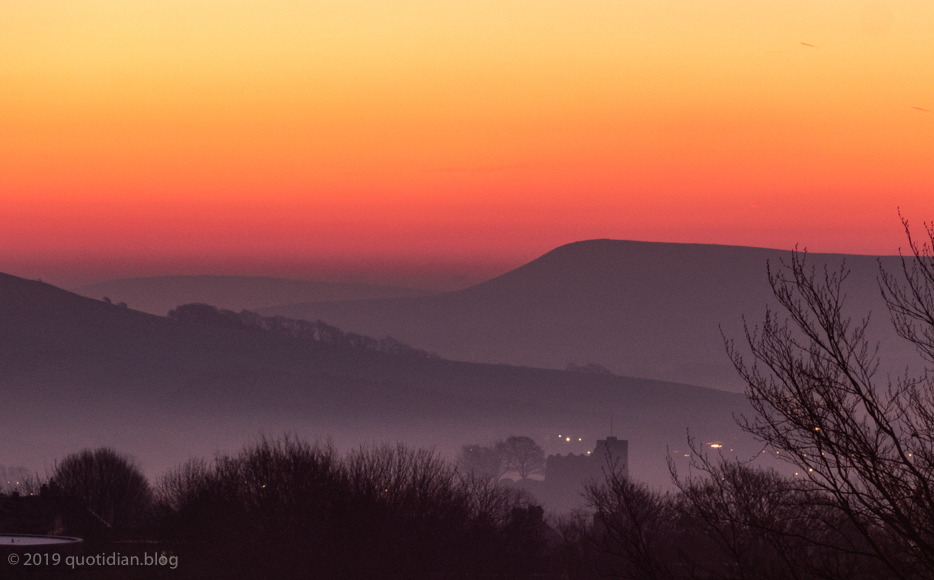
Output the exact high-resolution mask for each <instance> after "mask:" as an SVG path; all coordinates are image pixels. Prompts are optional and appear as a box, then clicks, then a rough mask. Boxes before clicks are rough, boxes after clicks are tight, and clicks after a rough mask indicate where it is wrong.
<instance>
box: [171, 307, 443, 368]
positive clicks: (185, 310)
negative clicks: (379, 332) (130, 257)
mask: <svg viewBox="0 0 934 580" xmlns="http://www.w3.org/2000/svg"><path fill="white" fill-rule="evenodd" d="M169 318H173V319H175V320H178V321H181V322H191V323H195V324H203V325H207V326H218V327H222V328H236V329H240V330H252V331H265V332H271V333H274V334H279V335H282V336H288V337H291V338H295V339H299V340H307V341H312V342H316V343H321V344H330V345H337V346H344V347H348V348H357V349H362V350H370V351H375V352H386V353H390V354H401V355H410V356H419V357H423V358H438V355H436V354H433V353H429V352H427V351H425V350H421V349H418V348H414V347H411V346H409V345H407V344H405V343H402V342H399V341H398V340H396V339H394V338H392V337H391V336H386V337H383V338H373V337H370V336H365V335H362V334H356V333H353V332H344V331H342V330H341V329H339V328H337V327H335V326H331V325H329V324H326V323H324V322H322V321H320V320H316V321H315V322H309V321H307V320H295V319H292V318H285V317H283V316H272V317H267V316H260V315H259V314H256V313H255V312H250V311H249V310H242V311H240V312H234V311H233V310H226V309H223V308H216V307H214V306H211V305H210V304H197V303H196V304H182V305H180V306H178V307H176V308H174V309H172V310H170V311H169Z"/></svg>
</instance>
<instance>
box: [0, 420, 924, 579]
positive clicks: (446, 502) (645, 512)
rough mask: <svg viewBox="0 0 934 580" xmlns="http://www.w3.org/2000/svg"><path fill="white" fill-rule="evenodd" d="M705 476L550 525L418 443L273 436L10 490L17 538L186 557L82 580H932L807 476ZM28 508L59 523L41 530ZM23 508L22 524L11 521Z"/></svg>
mask: <svg viewBox="0 0 934 580" xmlns="http://www.w3.org/2000/svg"><path fill="white" fill-rule="evenodd" d="M694 467H696V468H697V469H698V471H696V472H693V474H692V475H689V476H687V477H683V476H682V477H679V475H678V474H677V473H675V472H674V469H673V468H672V474H673V481H674V483H675V489H674V491H670V492H661V491H657V490H653V489H651V488H649V487H648V486H646V485H644V484H641V483H637V482H634V481H632V480H629V479H627V478H624V477H622V476H620V475H618V474H616V473H614V472H612V471H611V472H609V473H607V474H606V475H605V477H604V478H603V479H602V480H600V481H590V482H589V483H588V484H587V485H585V486H583V487H582V488H581V491H582V493H583V495H584V497H585V498H586V500H587V503H588V506H589V507H588V509H586V510H582V511H578V512H575V513H571V514H564V515H554V514H552V515H550V516H549V517H547V518H546V517H544V510H543V508H542V507H541V506H539V505H537V503H536V501H535V499H534V498H533V497H532V496H530V495H529V494H528V493H526V492H523V491H521V490H518V489H516V488H514V487H509V486H504V485H501V484H498V483H497V478H495V477H489V476H488V475H486V474H482V473H465V472H464V471H461V470H459V469H458V468H457V467H456V466H455V465H454V464H452V463H449V462H447V461H445V460H443V459H441V458H439V457H438V456H437V455H435V454H434V453H433V452H431V451H426V450H413V449H409V448H406V447H405V446H402V445H395V446H391V445H384V446H378V447H365V448H359V449H357V450H355V451H352V452H350V453H349V454H346V455H344V456H341V455H339V454H338V453H337V452H336V451H335V450H334V448H333V447H331V446H330V445H322V444H309V443H307V442H304V441H301V440H298V439H295V438H292V437H283V438H280V439H275V440H273V439H265V438H264V439H261V440H259V441H258V442H257V443H255V444H252V445H249V446H247V447H245V448H244V449H243V450H242V451H240V452H239V453H236V454H230V455H219V456H217V457H215V458H214V459H213V460H212V461H205V460H191V461H189V462H187V463H185V464H183V465H180V466H179V467H177V468H175V469H174V470H171V471H170V472H168V473H167V474H165V475H163V476H162V477H161V478H160V479H159V480H158V481H157V482H155V485H151V484H150V483H149V482H148V481H147V480H146V478H145V477H143V476H142V474H141V472H140V471H139V469H138V468H137V467H136V466H135V465H134V464H133V463H132V461H130V460H129V459H127V458H126V457H124V456H121V455H119V454H118V453H116V452H115V451H113V450H111V449H107V448H102V449H98V450H96V451H90V450H87V451H82V452H80V453H75V454H73V455H70V456H68V457H66V458H65V459H64V460H62V461H60V462H58V463H57V464H56V466H55V468H54V470H53V472H52V473H51V475H50V476H49V477H48V478H47V479H46V480H45V481H33V482H32V483H31V485H34V486H36V487H35V490H34V491H35V492H36V497H32V496H30V497H26V498H22V497H19V496H18V495H17V496H14V497H13V498H12V499H11V498H10V497H9V496H2V495H0V532H15V533H24V532H26V533H59V534H65V535H77V536H80V537H83V538H84V539H85V546H86V547H85V553H86V554H96V553H113V552H115V551H119V552H120V553H122V554H133V553H150V552H153V551H158V552H159V553H160V554H164V555H166V556H167V557H169V558H172V560H171V561H172V562H173V563H175V564H177V565H176V566H175V567H174V568H171V569H169V568H165V567H163V568H161V569H145V570H144V569H133V568H114V569H106V570H105V569H103V568H93V567H85V568H81V569H79V570H77V571H75V572H72V574H78V575H79V577H108V578H109V577H119V578H157V577H158V578H162V577H166V578H169V577H171V578H324V579H330V578H350V579H355V578H360V579H363V578H367V579H369V578H411V579H421V578H426V579H427V578H431V579H434V578H465V579H466V578H489V579H493V578H503V579H507V578H508V579H511V578H515V579H523V578H542V579H566V580H575V579H576V580H590V579H596V578H608V577H609V578H628V579H632V580H744V579H763V580H768V579H775V580H779V579H793V580H812V579H813V580H819V579H828V580H830V579H836V580H863V579H868V578H872V579H889V578H893V579H894V578H900V579H912V580H914V579H921V578H926V577H929V576H927V568H926V566H925V564H924V561H923V560H924V558H923V557H919V555H918V554H917V553H916V552H913V548H914V546H911V545H910V543H908V544H906V543H905V542H904V541H899V538H898V537H897V536H893V535H892V534H891V533H890V530H887V529H885V528H884V526H883V525H881V524H880V523H879V522H878V520H874V519H873V518H871V517H868V516H867V515H866V514H853V513H848V512H847V510H846V507H845V506H840V505H839V504H837V503H835V501H834V499H833V498H832V497H831V496H830V495H829V494H827V493H826V492H825V491H823V490H821V489H819V488H818V487H816V486H814V485H813V484H812V483H810V481H809V480H807V479H805V478H801V477H783V476H780V475H779V474H777V473H776V472H774V471H771V470H763V469H759V468H753V467H750V466H749V465H747V464H743V463H739V462H736V461H728V460H718V461H712V460H708V459H707V458H705V457H704V456H703V455H702V454H698V455H697V459H696V460H695V463H694ZM27 500H36V501H38V502H39V504H38V507H37V508H36V509H34V510H33V511H34V512H35V513H37V514H44V517H46V518H50V517H51V519H50V520H48V521H46V522H45V523H43V522H41V521H39V519H41V517H40V516H37V518H36V520H37V521H35V522H32V524H33V526H34V527H33V528H31V529H25V528H24V527H23V522H24V521H25V520H24V515H25V514H28V512H29V510H28V509H24V507H25V506H26V504H27V503H28V502H27ZM8 506H12V508H13V509H12V511H13V512H17V511H18V512H19V522H18V523H17V522H15V521H14V522H10V521H9V520H8V518H7V519H6V520H5V515H4V514H5V512H9V511H11V510H10V509H7V508H8ZM79 507H80V508H82V509H83V511H81V510H79V509H78V508H79ZM6 516H9V514H8V513H7V514H6ZM49 521H51V522H52V524H51V525H52V526H53V527H52V528H48V525H49ZM27 523H28V522H27ZM11 524H12V525H13V527H14V528H15V529H11ZM43 525H45V526H46V527H42V526H43ZM63 526H64V527H63ZM105 573H106V574H109V575H102V574H105Z"/></svg>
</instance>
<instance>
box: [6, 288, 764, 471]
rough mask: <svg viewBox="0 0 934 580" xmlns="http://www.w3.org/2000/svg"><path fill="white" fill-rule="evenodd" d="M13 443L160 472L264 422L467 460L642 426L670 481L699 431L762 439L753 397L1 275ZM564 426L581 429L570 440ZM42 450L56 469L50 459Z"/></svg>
mask: <svg viewBox="0 0 934 580" xmlns="http://www.w3.org/2000/svg"><path fill="white" fill-rule="evenodd" d="M0 388H2V391H3V393H4V405H3V407H2V410H0V454H2V455H3V456H4V457H3V463H5V464H17V465H26V466H28V467H30V468H33V469H42V468H43V465H44V466H48V465H50V464H51V462H52V461H53V460H54V459H55V458H58V457H62V456H63V455H65V454H66V453H70V452H73V451H75V450H78V449H81V448H83V447H95V446H100V445H110V446H113V447H116V448H117V449H120V450H121V451H123V452H126V453H129V454H131V455H134V456H136V457H137V458H138V460H139V461H140V463H142V465H143V466H144V468H145V469H146V470H147V472H148V473H149V474H150V475H158V474H159V473H161V472H162V471H163V470H164V469H166V468H168V467H170V466H172V465H174V464H176V463H178V462H181V461H183V460H186V459H187V458H188V457H190V456H199V457H205V456H210V455H211V454H213V453H214V452H215V451H218V450H230V449H237V448H239V447H240V446H241V445H242V444H243V443H244V442H247V441H249V440H252V439H253V438H255V437H256V436H257V434H258V433H261V432H265V433H277V432H283V431H290V432H294V433H296V434H298V435H300V436H305V437H308V438H312V439H314V438H322V439H323V438H326V437H328V436H333V437H334V438H335V440H336V442H337V444H338V445H344V446H350V445H356V444H359V443H363V442H372V441H404V442H407V443H409V444H412V445H423V446H433V447H435V448H436V449H438V450H439V451H441V452H442V453H445V454H447V455H449V456H453V455H454V453H455V452H456V451H457V450H458V448H459V446H460V445H461V444H464V443H469V442H476V441H486V440H490V439H493V438H496V437H504V436H507V435H511V434H516V433H521V434H528V435H531V436H532V437H534V438H536V439H537V440H539V442H540V443H542V444H543V446H545V448H546V451H549V452H556V451H558V452H562V453H563V452H568V451H575V452H581V451H583V450H584V449H587V448H592V445H593V442H594V441H595V440H596V439H597V438H601V437H604V436H605V435H606V432H607V430H608V422H609V417H610V416H612V417H613V419H614V422H615V425H616V435H617V436H620V437H625V438H628V439H629V440H630V441H631V443H630V449H631V450H632V451H631V453H632V457H631V460H630V463H631V471H632V472H633V473H634V474H639V475H640V476H641V477H643V478H645V479H649V480H650V481H655V482H657V483H664V481H666V480H667V476H666V473H667V468H666V466H665V456H666V452H667V448H668V447H669V446H671V447H672V448H673V449H680V448H683V446H684V440H685V434H686V430H687V429H688V428H690V429H691V430H692V433H694V434H695V435H697V436H698V437H700V438H701V440H705V439H708V440H709V439H718V440H723V441H729V442H730V444H731V445H733V444H734V442H735V446H736V448H737V452H739V451H740V450H743V451H749V450H753V451H754V445H752V444H751V442H750V441H749V440H748V438H745V439H744V437H745V436H744V435H743V434H742V433H740V432H739V431H738V429H737V428H736V427H735V425H734V423H733V419H732V413H737V412H745V410H747V406H746V402H745V400H744V398H743V397H742V396H740V395H736V394H731V393H726V392H722V391H717V390H712V389H707V388H701V387H694V386H690V385H680V384H673V383H664V382H659V381H652V380H646V379H634V378H627V377H618V376H611V375H606V374H596V373H586V372H568V371H560V370H546V369H535V368H527V367H515V366H506V365H491V364H477V363H468V362H456V361H450V360H444V359H439V358H431V357H428V356H425V355H424V353H406V352H402V353H400V352H381V351H378V350H372V349H367V348H357V347H354V346H348V345H346V344H331V343H323V342H316V341H308V340H301V339H299V338H296V337H294V336H288V335H286V334H283V333H281V332H275V331H263V330H261V329H260V330H258V329H255V328H253V329H243V328H232V327H225V326H224V325H218V324H202V323H198V322H183V321H179V320H174V319H170V318H166V317H160V316H154V315H150V314H146V313H141V312H137V311H134V310H132V309H129V308H126V307H120V306H118V305H113V304H107V303H104V302H101V301H97V300H92V299H89V298H85V297H82V296H78V295H76V294H73V293H69V292H66V291H64V290H61V289H59V288H55V287H53V286H50V285H48V284H44V283H41V282H36V281H31V280H24V279H21V278H16V277H13V276H8V275H0ZM558 433H562V434H564V433H567V434H571V435H574V436H576V437H580V438H581V440H582V441H581V442H579V443H578V442H575V443H573V444H572V443H565V442H563V441H562V442H561V443H560V444H559V442H558V440H557V434H558ZM37 458H42V461H44V463H43V465H36V462H37Z"/></svg>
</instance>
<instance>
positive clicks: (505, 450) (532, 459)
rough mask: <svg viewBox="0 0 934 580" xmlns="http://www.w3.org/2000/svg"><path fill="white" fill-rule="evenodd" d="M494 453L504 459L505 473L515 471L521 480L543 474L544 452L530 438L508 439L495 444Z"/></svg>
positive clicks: (514, 437)
mask: <svg viewBox="0 0 934 580" xmlns="http://www.w3.org/2000/svg"><path fill="white" fill-rule="evenodd" d="M496 451H497V452H499V453H500V454H501V455H502V457H504V458H505V462H506V471H515V472H517V473H518V474H519V477H520V478H522V479H526V478H528V477H529V476H530V475H536V474H538V475H541V474H543V473H545V452H544V451H543V450H542V448H541V447H539V446H538V444H537V443H535V441H534V440H533V439H532V438H531V437H524V436H516V435H513V436H512V437H508V438H507V439H506V440H505V441H500V442H498V443H497V444H496Z"/></svg>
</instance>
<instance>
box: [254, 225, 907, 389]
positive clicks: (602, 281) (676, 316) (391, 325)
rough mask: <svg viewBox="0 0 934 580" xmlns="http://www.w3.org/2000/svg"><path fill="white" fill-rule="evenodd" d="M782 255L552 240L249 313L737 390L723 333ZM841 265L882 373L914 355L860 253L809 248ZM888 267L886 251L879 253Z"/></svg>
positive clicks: (756, 312) (498, 358)
mask: <svg viewBox="0 0 934 580" xmlns="http://www.w3.org/2000/svg"><path fill="white" fill-rule="evenodd" d="M789 257H790V253H789V252H783V251H779V250H768V249H761V248H746V247H735V246H715V245H703V244H668V243H649V242H630V241H619V240H590V241H584V242H577V243H573V244H568V245H565V246H561V247H559V248H557V249H555V250H553V251H551V252H549V253H547V254H545V255H544V256H542V257H540V258H538V259H536V260H534V261H532V262H530V263H528V264H526V265H524V266H522V267H520V268H517V269H516V270H513V271H511V272H508V273H506V274H504V275H502V276H499V277H497V278H495V279H493V280H490V281H488V282H485V283H483V284H479V285H477V286H474V287H471V288H468V289H465V290H461V291H458V292H452V293H447V294H443V295H438V296H429V297H421V298H401V299H393V300H371V301H357V302H332V303H326V304H325V303H312V304H308V303H306V304H294V305H287V306H279V307H274V308H267V309H263V310H261V312H262V313H264V314H267V315H269V314H278V315H283V316H288V317H291V318H304V319H309V320H315V319H318V318H320V319H323V320H327V321H328V322H329V323H331V324H335V325H337V326H339V327H341V328H343V329H345V330H349V331H353V332H360V333H364V334H370V335H383V334H390V335H392V336H393V337H395V338H397V339H399V340H402V341H403V342H406V343H408V344H411V345H412V346H415V347H417V348H423V349H426V350H429V351H432V352H436V353H438V354H440V355H441V356H443V357H447V358H452V359H457V360H467V361H476V362H493V363H507V364H518V365H529V366H536V367H547V368H565V367H566V366H567V365H568V363H574V364H577V365H584V364H587V363H597V364H600V365H602V366H605V367H607V368H609V369H610V370H612V371H614V372H616V373H617V374H623V375H630V376H642V377H649V378H653V379H658V380H665V381H676V382H683V383H690V384H698V385H704V386H710V387H716V388H722V389H729V390H736V391H738V390H741V389H742V384H741V383H740V381H739V378H738V377H737V375H736V372H735V371H734V369H733V367H732V365H731V364H730V361H729V360H728V358H727V356H726V353H725V349H724V346H723V337H722V336H721V328H722V330H723V333H724V334H725V335H726V336H728V337H735V338H740V337H742V317H743V316H746V317H747V320H749V321H750V322H751V323H752V324H753V325H754V324H755V323H756V322H757V321H760V320H761V319H762V318H763V315H764V312H765V308H766V306H767V305H768V304H771V300H770V298H771V289H770V287H769V283H768V276H767V270H766V265H767V263H771V264H772V267H773V268H775V267H778V266H779V265H780V262H781V260H787V259H788V258H789ZM844 259H845V260H846V264H847V265H848V267H849V268H850V269H851V270H852V273H851V275H850V278H849V280H848V284H847V286H846V289H847V294H848V301H847V306H848V307H849V312H851V313H852V314H853V315H854V316H856V317H858V318H862V317H863V316H865V315H866V313H867V312H869V311H873V312H874V313H875V316H874V318H873V321H872V324H873V328H872V331H873V337H874V339H875V340H879V341H881V342H882V349H881V351H880V354H881V355H882V356H883V360H884V361H885V362H886V363H887V364H889V365H890V367H889V368H891V369H893V370H894V371H896V372H897V371H899V370H903V369H904V366H905V365H906V364H908V363H909V361H911V360H913V359H914V351H913V350H912V349H911V348H910V347H907V346H906V345H903V344H902V343H901V342H900V341H899V340H898V339H897V337H895V335H894V333H893V332H892V331H891V328H890V324H889V322H888V314H887V312H886V311H885V306H884V303H883V301H882V299H881V296H880V292H879V288H878V285H877V282H876V276H877V274H878V260H879V259H877V258H875V257H872V256H842V255H830V254H813V255H810V256H809V257H808V260H809V263H811V264H813V265H815V266H816V267H817V268H819V269H820V268H822V267H823V266H824V265H829V266H830V267H831V268H834V269H836V268H837V267H839V265H840V264H841V263H842V261H843V260H844ZM881 261H882V263H883V264H884V265H885V266H886V267H887V268H889V269H895V268H896V267H898V265H899V262H898V258H897V257H895V258H893V257H883V258H881Z"/></svg>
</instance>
